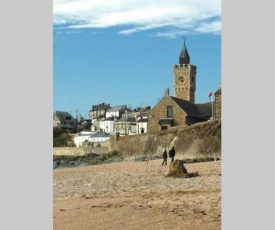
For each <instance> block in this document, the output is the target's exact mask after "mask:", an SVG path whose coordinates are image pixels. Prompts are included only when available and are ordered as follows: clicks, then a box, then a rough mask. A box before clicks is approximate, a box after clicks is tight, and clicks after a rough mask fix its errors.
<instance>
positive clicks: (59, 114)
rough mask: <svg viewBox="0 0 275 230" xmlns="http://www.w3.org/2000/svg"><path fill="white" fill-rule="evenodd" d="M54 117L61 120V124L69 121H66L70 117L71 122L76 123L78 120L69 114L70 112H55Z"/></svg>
mask: <svg viewBox="0 0 275 230" xmlns="http://www.w3.org/2000/svg"><path fill="white" fill-rule="evenodd" d="M53 116H56V117H57V118H58V119H59V121H61V122H62V121H67V120H68V119H66V118H68V117H70V118H71V119H70V121H72V122H76V119H75V118H73V116H72V115H71V114H69V113H68V112H65V111H55V112H54V113H53Z"/></svg>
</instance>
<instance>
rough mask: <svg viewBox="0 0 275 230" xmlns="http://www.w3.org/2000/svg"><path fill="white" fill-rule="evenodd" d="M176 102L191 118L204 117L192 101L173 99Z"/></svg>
mask: <svg viewBox="0 0 275 230" xmlns="http://www.w3.org/2000/svg"><path fill="white" fill-rule="evenodd" d="M170 98H172V100H173V101H174V102H176V104H177V105H178V106H179V107H180V108H181V109H182V110H183V111H184V112H186V114H187V115H188V116H190V117H202V115H201V113H200V112H199V110H198V108H197V107H196V105H195V104H193V103H192V102H191V101H187V100H184V99H181V98H177V97H171V96H170Z"/></svg>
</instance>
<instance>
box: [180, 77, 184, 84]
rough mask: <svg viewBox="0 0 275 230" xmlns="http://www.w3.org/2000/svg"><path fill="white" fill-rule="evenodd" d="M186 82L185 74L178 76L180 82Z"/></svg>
mask: <svg viewBox="0 0 275 230" xmlns="http://www.w3.org/2000/svg"><path fill="white" fill-rule="evenodd" d="M184 82H185V77H184V76H179V77H178V83H180V84H182V83H184Z"/></svg>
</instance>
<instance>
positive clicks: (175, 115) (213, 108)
mask: <svg viewBox="0 0 275 230" xmlns="http://www.w3.org/2000/svg"><path fill="white" fill-rule="evenodd" d="M196 68H197V67H196V66H194V65H191V64H190V56H189V54H188V51H187V48H186V45H185V42H184V46H183V48H182V51H181V53H180V56H179V64H178V65H174V67H173V81H174V93H175V96H170V95H169V89H165V91H164V96H163V97H162V99H161V100H160V101H159V102H158V103H157V104H156V105H155V107H154V108H153V109H152V110H151V111H150V113H149V114H148V124H147V129H148V133H152V132H159V131H162V130H167V129H169V128H171V127H174V126H183V125H192V124H195V123H198V122H205V121H208V120H210V119H211V117H213V118H215V117H216V119H221V87H220V88H219V89H218V91H217V92H216V93H215V94H214V95H215V102H214V103H212V102H207V103H202V104H195V91H196ZM212 114H213V116H212Z"/></svg>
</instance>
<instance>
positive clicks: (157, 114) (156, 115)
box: [147, 95, 186, 133]
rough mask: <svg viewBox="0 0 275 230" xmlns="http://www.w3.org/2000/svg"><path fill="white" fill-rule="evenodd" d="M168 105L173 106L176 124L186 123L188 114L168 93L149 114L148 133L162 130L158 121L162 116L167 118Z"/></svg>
mask: <svg viewBox="0 0 275 230" xmlns="http://www.w3.org/2000/svg"><path fill="white" fill-rule="evenodd" d="M168 106H172V107H173V122H174V126H181V125H185V123H186V114H185V113H184V112H183V111H182V109H181V108H180V107H179V106H178V105H177V104H176V103H175V102H174V101H173V100H172V99H171V98H170V97H169V96H168V95H166V96H164V97H163V98H162V99H161V101H160V102H159V103H158V104H157V105H156V106H155V107H154V108H153V109H152V110H151V112H150V114H149V115H148V123H147V130H148V133H154V132H159V131H161V126H160V125H159V124H158V121H159V119H160V118H167V107H168ZM169 128H170V127H169Z"/></svg>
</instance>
